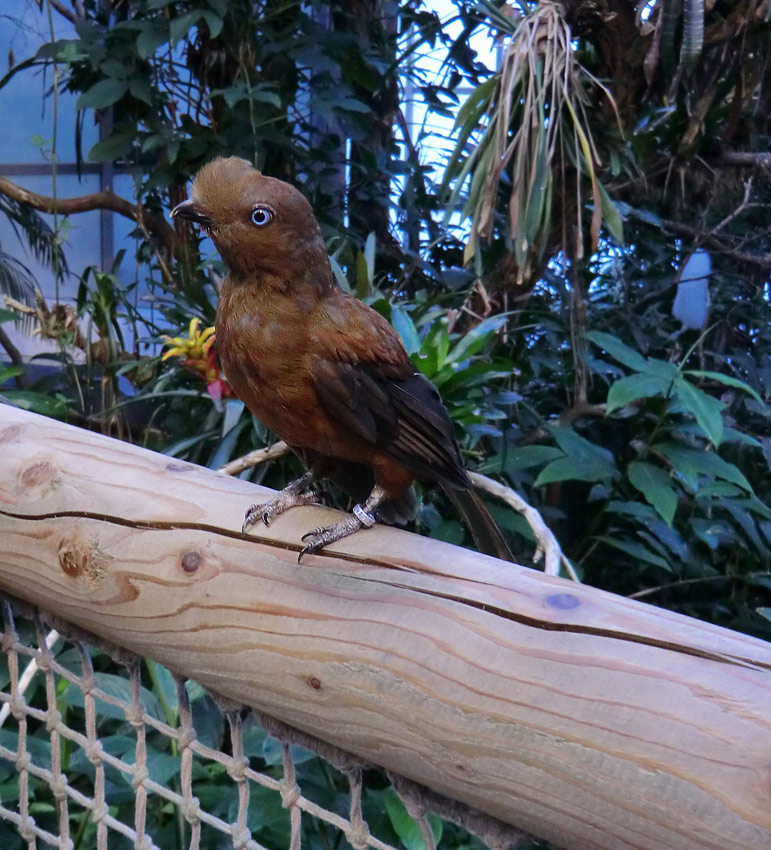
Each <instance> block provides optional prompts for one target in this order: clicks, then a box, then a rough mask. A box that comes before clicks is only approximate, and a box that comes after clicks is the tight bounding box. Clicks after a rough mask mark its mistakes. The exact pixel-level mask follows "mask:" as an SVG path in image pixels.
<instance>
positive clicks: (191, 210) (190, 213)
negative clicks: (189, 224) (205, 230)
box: [171, 199, 213, 227]
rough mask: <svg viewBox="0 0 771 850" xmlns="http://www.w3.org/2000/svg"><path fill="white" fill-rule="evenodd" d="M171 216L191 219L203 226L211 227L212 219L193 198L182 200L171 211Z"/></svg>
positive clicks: (186, 219)
mask: <svg viewBox="0 0 771 850" xmlns="http://www.w3.org/2000/svg"><path fill="white" fill-rule="evenodd" d="M171 217H172V218H182V219H184V220H185V221H193V222H195V223H196V224H200V225H202V226H203V227H211V226H212V223H213V222H212V220H211V217H210V216H208V215H207V214H206V213H205V212H204V211H203V210H202V209H201V208H200V207H199V206H198V204H196V202H195V201H193V200H189V199H188V200H187V201H182V203H181V204H177V206H176V207H174V209H173V210H172V211H171Z"/></svg>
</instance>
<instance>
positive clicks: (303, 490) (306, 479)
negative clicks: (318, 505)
mask: <svg viewBox="0 0 771 850" xmlns="http://www.w3.org/2000/svg"><path fill="white" fill-rule="evenodd" d="M312 481H313V473H312V472H306V473H305V475H301V476H300V477H299V478H297V479H296V480H295V481H291V482H290V483H289V484H287V485H286V487H284V489H283V490H281V491H280V492H279V493H278V494H276V495H275V496H274V497H273V498H272V499H271V500H270V501H269V502H263V503H261V504H259V505H252V506H251V508H249V510H248V511H247V512H246V516H245V517H244V524H243V526H242V527H241V533H242V534H243V533H244V532H245V531H246V529H247V528H249V526H250V525H253V524H254V523H255V522H257V520H258V519H261V520H262V521H263V522H264V523H265V525H270V521H271V520H272V519H274V518H275V517H277V516H279V515H280V514H283V513H284V511H288V510H289V508H294V507H296V506H297V505H311V504H313V502H314V501H316V498H317V497H316V493H315V492H314V491H313V490H308V489H307V488H308V487H309V485H310V484H311V482H312Z"/></svg>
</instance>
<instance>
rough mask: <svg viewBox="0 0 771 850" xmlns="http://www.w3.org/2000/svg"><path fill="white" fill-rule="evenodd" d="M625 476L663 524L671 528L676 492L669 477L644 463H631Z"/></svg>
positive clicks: (661, 470) (658, 468) (675, 505)
mask: <svg viewBox="0 0 771 850" xmlns="http://www.w3.org/2000/svg"><path fill="white" fill-rule="evenodd" d="M626 474H627V477H628V478H629V482H630V483H631V485H632V486H633V487H634V488H635V489H636V490H639V491H640V492H641V493H642V494H643V496H644V497H645V500H646V501H647V502H648V503H649V504H650V505H653V507H654V508H655V509H656V511H657V512H658V514H659V516H660V517H661V518H662V519H663V520H664V522H665V523H666V524H667V525H669V526H671V525H672V520H673V519H674V518H675V511H676V510H677V492H676V491H675V490H674V489H673V487H672V485H671V480H670V477H669V475H667V473H666V472H664V470H663V469H661V468H660V467H658V466H654V465H653V464H651V463H645V462H644V461H632V463H630V464H629V466H628V467H627V470H626Z"/></svg>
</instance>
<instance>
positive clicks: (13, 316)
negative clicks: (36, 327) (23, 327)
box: [0, 307, 21, 325]
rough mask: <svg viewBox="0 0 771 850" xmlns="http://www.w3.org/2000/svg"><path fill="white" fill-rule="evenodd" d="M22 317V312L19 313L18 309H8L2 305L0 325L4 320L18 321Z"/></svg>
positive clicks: (0, 308)
mask: <svg viewBox="0 0 771 850" xmlns="http://www.w3.org/2000/svg"><path fill="white" fill-rule="evenodd" d="M20 318H21V313H17V312H16V310H6V309H5V308H4V307H0V325H2V324H3V322H16V321H18V320H19V319H20Z"/></svg>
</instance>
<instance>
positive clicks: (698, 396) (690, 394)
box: [673, 377, 725, 448]
mask: <svg viewBox="0 0 771 850" xmlns="http://www.w3.org/2000/svg"><path fill="white" fill-rule="evenodd" d="M673 388H674V392H675V395H676V396H677V398H678V399H679V400H680V402H681V404H682V405H683V407H685V408H686V409H687V410H688V411H689V412H690V413H691V414H692V415H693V417H694V418H695V419H696V421H697V422H698V423H699V425H700V426H701V429H702V430H703V431H704V433H705V434H706V435H707V439H708V440H710V441H711V442H712V443H713V445H714V446H715V447H716V448H717V447H718V446H719V445H720V443H721V442H722V440H723V408H724V407H725V405H724V404H723V403H722V402H721V401H718V400H717V399H716V398H713V397H712V396H711V395H707V393H705V392H703V391H702V390H700V389H699V388H698V387H695V386H694V385H693V384H692V383H691V382H690V381H687V380H686V379H685V378H682V377H677V378H676V379H675V381H674V384H673Z"/></svg>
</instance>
